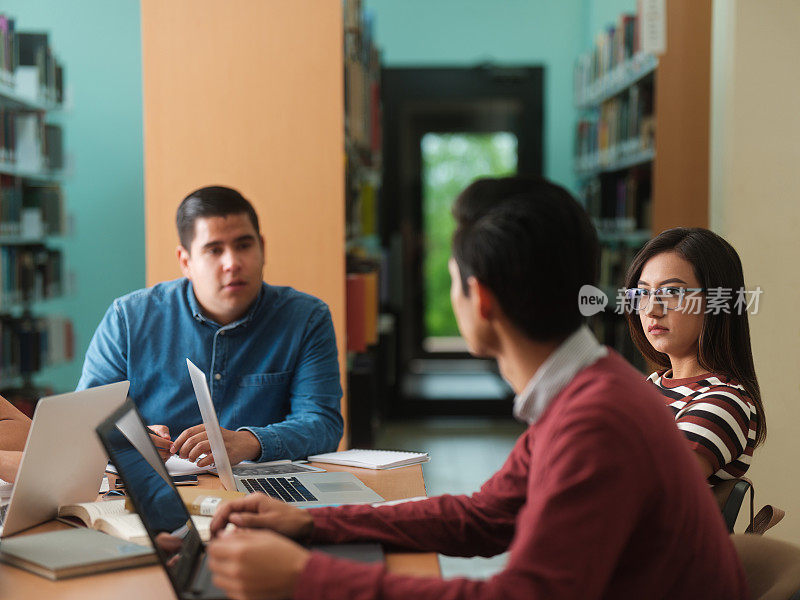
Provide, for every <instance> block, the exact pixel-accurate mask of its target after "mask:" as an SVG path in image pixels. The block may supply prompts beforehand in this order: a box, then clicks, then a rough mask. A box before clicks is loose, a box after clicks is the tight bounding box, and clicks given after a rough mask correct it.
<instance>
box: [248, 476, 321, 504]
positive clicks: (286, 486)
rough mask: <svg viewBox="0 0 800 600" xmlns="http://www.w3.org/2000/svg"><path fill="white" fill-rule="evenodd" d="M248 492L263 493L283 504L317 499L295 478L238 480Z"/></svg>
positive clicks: (250, 478) (249, 478)
mask: <svg viewBox="0 0 800 600" xmlns="http://www.w3.org/2000/svg"><path fill="white" fill-rule="evenodd" d="M240 481H241V482H242V485H244V487H245V488H246V489H247V491H248V492H264V493H265V494H267V495H268V496H271V497H272V498H275V499H276V500H283V501H284V502H316V501H317V498H316V496H314V494H312V493H311V492H309V491H308V488H306V486H304V485H303V484H302V483H300V482H299V481H298V480H297V477H248V478H247V479H245V478H242V479H241V480H240Z"/></svg>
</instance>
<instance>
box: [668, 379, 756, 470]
mask: <svg viewBox="0 0 800 600" xmlns="http://www.w3.org/2000/svg"><path fill="white" fill-rule="evenodd" d="M754 412H755V407H753V406H752V405H751V404H750V403H749V402H747V401H746V398H745V397H743V395H742V394H741V393H740V392H739V391H738V390H737V389H735V388H733V387H729V386H719V387H716V388H712V389H711V390H709V391H707V392H705V393H703V394H699V395H697V396H696V397H695V398H693V399H692V401H691V402H690V403H689V404H687V405H686V407H684V408H683V409H682V410H681V411H679V412H678V414H677V416H676V418H675V422H676V423H677V424H678V429H680V430H681V432H682V433H683V435H684V436H686V439H688V440H689V444H690V447H691V448H692V450H693V451H695V452H697V453H698V454H700V455H701V456H703V457H704V458H705V459H706V460H707V461H708V462H709V464H710V465H711V469H712V470H711V472H712V473H716V472H717V471H718V470H719V469H721V468H723V467H724V466H725V465H727V464H729V463H731V462H733V461H734V460H736V459H737V458H739V457H740V456H741V455H742V454H743V453H744V451H745V448H746V447H747V442H748V435H750V430H751V429H752V430H753V436H755V425H754V424H753V426H752V427H751V422H752V420H753V415H754Z"/></svg>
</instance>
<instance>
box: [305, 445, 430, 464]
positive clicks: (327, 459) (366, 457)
mask: <svg viewBox="0 0 800 600" xmlns="http://www.w3.org/2000/svg"><path fill="white" fill-rule="evenodd" d="M430 459H431V457H430V456H428V453H427V452H401V451H399V450H357V449H353V450H345V451H343V452H327V453H325V454H315V455H313V456H309V457H308V460H310V461H313V462H321V463H330V464H332V465H345V466H348V467H361V468H363V469H391V468H394V467H405V466H407V465H415V464H417V463H424V462H428V461H429V460H430Z"/></svg>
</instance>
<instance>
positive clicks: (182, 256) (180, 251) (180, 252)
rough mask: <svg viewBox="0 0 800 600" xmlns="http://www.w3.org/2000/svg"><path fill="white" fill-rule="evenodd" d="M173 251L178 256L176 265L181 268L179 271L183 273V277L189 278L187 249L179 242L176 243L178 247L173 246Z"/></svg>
mask: <svg viewBox="0 0 800 600" xmlns="http://www.w3.org/2000/svg"><path fill="white" fill-rule="evenodd" d="M175 253H176V254H177V256H178V265H179V266H180V268H181V273H183V276H184V277H188V278H189V279H191V277H189V275H190V273H191V271H190V270H189V251H188V250H187V249H186V248H184V247H183V246H181V245H180V244H178V247H177V248H175Z"/></svg>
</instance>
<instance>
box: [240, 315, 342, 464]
mask: <svg viewBox="0 0 800 600" xmlns="http://www.w3.org/2000/svg"><path fill="white" fill-rule="evenodd" d="M303 339H304V342H303V345H302V348H301V350H300V358H299V360H298V364H297V367H296V369H295V372H294V373H293V375H292V383H291V387H290V391H289V394H290V398H289V403H290V406H291V409H290V412H289V414H288V415H287V416H286V418H285V419H284V420H283V421H281V422H279V423H273V424H271V425H266V426H263V427H258V426H245V427H240V428H239V429H238V431H249V432H250V433H252V434H253V435H254V436H255V437H256V438H257V439H258V441H259V444H260V445H261V454H260V456H258V457H257V458H256V460H258V461H266V460H278V459H287V458H288V459H298V458H305V457H306V456H308V455H310V454H317V453H320V452H330V451H333V450H336V447H337V445H338V444H339V440H340V439H341V437H342V433H343V432H344V421H343V420H342V415H341V410H340V403H341V398H342V387H341V383H340V374H339V359H338V350H337V348H336V335H335V332H334V329H333V321H332V319H331V315H330V311H329V310H328V307H327V306H326V305H324V304H321V305H320V306H318V307H316V308H315V309H314V311H313V312H312V314H311V315H310V317H309V319H308V322H307V324H306V328H305V330H304V331H303Z"/></svg>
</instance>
